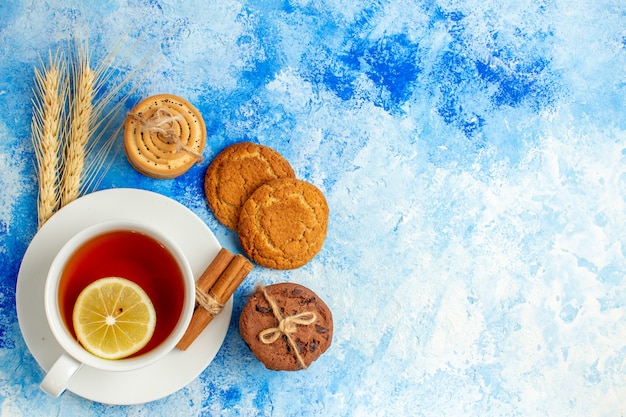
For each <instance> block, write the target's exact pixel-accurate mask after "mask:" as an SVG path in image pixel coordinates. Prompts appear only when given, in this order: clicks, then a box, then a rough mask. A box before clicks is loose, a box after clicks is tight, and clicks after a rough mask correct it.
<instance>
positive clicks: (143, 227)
mask: <svg viewBox="0 0 626 417" xmlns="http://www.w3.org/2000/svg"><path fill="white" fill-rule="evenodd" d="M119 231H133V232H136V233H138V234H140V235H145V236H148V237H151V238H152V239H153V240H155V241H157V242H158V243H160V246H161V247H162V248H164V249H165V250H166V251H167V252H169V254H170V255H171V257H172V258H173V260H174V261H175V263H176V265H177V266H178V268H179V269H180V275H181V276H182V279H181V280H180V281H182V282H181V283H180V285H182V288H180V289H179V290H180V291H178V292H179V293H180V294H182V295H181V296H182V300H180V299H179V302H178V305H180V306H181V308H180V315H179V317H178V318H177V319H176V318H175V317H171V320H169V319H168V320H165V321H164V323H165V322H167V323H168V324H167V331H165V332H164V331H163V329H161V336H160V337H159V338H161V337H163V341H162V342H160V343H158V345H157V346H153V347H151V349H150V350H149V351H146V352H142V351H140V353H139V354H138V355H133V356H131V357H128V358H123V359H115V360H110V359H102V358H99V357H97V356H95V355H93V354H91V353H89V352H88V351H87V350H85V349H84V348H83V347H82V345H81V344H80V343H79V342H78V340H77V339H76V337H75V336H74V334H73V332H72V330H71V328H70V326H71V320H72V319H71V317H65V319H64V318H63V313H62V310H63V306H61V305H60V297H59V289H60V285H59V284H60V282H61V280H62V276H63V273H64V270H65V269H66V267H67V265H68V262H71V259H73V257H74V256H76V255H75V254H76V252H77V250H79V248H81V247H85V246H84V245H85V244H87V243H88V242H90V241H91V242H93V239H101V238H102V236H103V235H107V234H111V233H116V232H119ZM125 253H127V252H125ZM132 259H134V257H133V258H132ZM113 272H114V271H113ZM107 275H108V276H116V275H117V276H121V274H114V273H112V274H107ZM102 278H104V277H102ZM123 278H129V279H132V277H123ZM63 279H64V280H65V279H67V278H63ZM155 279H163V277H158V278H155ZM63 285H65V284H63ZM165 285H170V283H169V282H168V283H166V284H165ZM156 286H157V287H159V288H161V287H164V286H163V285H162V286H158V285H156ZM81 290H82V289H81ZM144 290H146V289H145V288H144ZM159 291H161V290H159ZM74 292H76V289H74ZM146 292H148V291H146ZM66 298H67V297H66ZM159 298H162V297H161V296H160V295H159ZM179 298H180V297H179ZM152 301H153V304H155V309H156V310H157V330H155V335H156V333H157V331H159V330H158V326H159V323H160V319H161V320H163V317H161V318H160V317H159V309H158V307H157V305H156V302H155V300H154V299H153V300H152ZM157 301H158V300H157ZM159 302H162V300H161V301H159ZM194 306H195V280H194V277H193V273H192V270H191V267H190V265H189V262H188V261H187V258H186V257H185V255H184V253H183V252H182V251H181V249H180V248H179V247H178V246H177V245H176V243H175V242H174V241H172V240H171V239H170V238H169V237H168V236H166V235H165V234H163V233H161V232H160V231H159V230H157V229H156V228H155V227H153V226H150V225H149V224H147V223H143V222H138V221H131V220H109V221H105V222H102V223H97V224H95V225H93V226H90V227H88V228H86V229H84V230H82V231H80V232H79V233H77V234H76V235H74V236H73V237H72V238H71V239H70V240H69V241H68V242H67V243H66V244H65V245H64V246H63V247H62V248H61V250H60V251H59V252H58V253H57V255H56V256H55V258H54V260H53V261H52V264H51V266H50V269H49V271H48V276H47V278H46V283H45V290H44V309H45V312H46V318H47V320H48V325H49V326H50V329H51V330H52V334H53V335H54V337H55V338H56V340H57V342H58V343H59V345H60V346H61V348H62V349H63V353H62V354H61V356H60V357H59V358H58V359H57V361H56V362H55V363H54V364H53V366H52V367H51V368H50V370H49V371H48V373H47V374H46V376H45V377H44V379H43V381H42V382H41V385H40V387H41V389H42V390H43V391H45V392H46V393H48V394H49V395H51V396H53V397H57V396H59V395H60V394H61V393H62V392H63V391H64V390H65V389H66V387H67V386H68V384H69V382H70V380H71V378H72V377H73V376H74V374H76V372H78V370H79V369H80V368H81V367H82V366H83V365H86V366H90V367H92V368H97V369H100V370H104V371H111V372H114V371H131V370H135V369H139V368H142V367H145V366H148V365H150V364H152V363H154V362H156V361H158V360H159V359H161V358H163V357H164V356H165V355H166V354H168V353H169V352H170V351H171V350H172V349H174V348H175V346H176V344H177V343H178V342H179V341H180V339H181V338H182V336H183V334H184V333H185V331H186V329H187V326H188V325H189V322H190V321H191V317H192V315H193V310H194ZM66 310H67V306H66ZM174 315H175V313H174ZM65 316H67V313H66V314H65ZM68 321H69V324H68V323H67V322H68ZM154 337H155V336H153V338H154Z"/></svg>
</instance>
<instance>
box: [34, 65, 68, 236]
mask: <svg viewBox="0 0 626 417" xmlns="http://www.w3.org/2000/svg"><path fill="white" fill-rule="evenodd" d="M43 66H44V65H43V63H42V67H43ZM64 74H65V67H64V65H63V61H62V60H61V59H60V56H59V55H58V54H57V55H56V57H55V58H54V59H53V58H52V56H50V57H49V65H48V68H47V69H44V70H43V72H41V71H39V70H38V69H37V68H35V87H34V91H33V93H34V99H33V117H32V122H31V127H32V129H31V130H32V132H31V141H32V143H33V147H34V149H35V158H36V161H37V167H36V168H37V176H38V183H39V184H38V186H39V189H38V197H37V214H38V224H39V227H41V226H43V224H44V223H45V222H46V221H47V220H48V219H49V218H50V217H51V216H52V215H53V214H54V213H55V211H56V210H57V209H58V207H59V168H60V165H61V160H60V154H59V152H60V148H61V145H60V143H61V138H60V136H61V130H62V127H63V125H62V122H61V120H62V113H63V109H64V107H65V97H66V93H67V83H66V80H67V79H66V77H65V75H64Z"/></svg>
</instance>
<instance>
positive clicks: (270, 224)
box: [204, 142, 328, 269]
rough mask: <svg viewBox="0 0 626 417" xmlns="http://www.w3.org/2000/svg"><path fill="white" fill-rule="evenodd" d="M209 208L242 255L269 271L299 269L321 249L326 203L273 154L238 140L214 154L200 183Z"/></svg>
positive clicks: (324, 236)
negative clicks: (232, 236) (232, 235)
mask: <svg viewBox="0 0 626 417" xmlns="http://www.w3.org/2000/svg"><path fill="white" fill-rule="evenodd" d="M204 191H205V194H206V198H207V202H208V204H209V207H210V208H211V210H212V211H213V213H214V214H215V217H216V218H217V219H218V221H219V222H220V223H222V224H223V225H225V226H226V227H228V228H230V229H232V230H235V231H237V232H238V234H239V241H240V243H241V247H242V249H243V250H244V252H245V253H246V254H247V255H248V256H249V257H250V258H251V259H252V260H253V261H254V262H256V263H257V264H259V265H262V266H265V267H268V268H274V269H294V268H298V267H301V266H303V265H305V264H306V263H307V262H309V261H310V260H311V259H313V257H314V256H315V255H316V254H317V253H318V252H319V251H320V250H321V249H322V245H323V244H324V240H325V238H326V230H327V227H328V205H327V203H326V198H325V197H324V194H323V193H322V192H321V191H320V190H319V189H318V188H317V187H315V186H314V185H313V184H311V183H309V182H306V181H303V180H299V179H297V178H296V177H295V174H294V171H293V169H292V167H291V165H290V164H289V162H288V161H287V160H286V159H285V158H283V157H282V156H281V155H280V154H279V153H278V152H276V151H275V150H273V149H271V148H269V147H267V146H263V145H259V144H255V143H251V142H240V143H236V144H234V145H231V146H229V147H227V148H226V149H224V150H223V151H222V152H221V153H219V154H218V155H217V156H216V157H215V159H214V160H213V161H212V162H211V164H210V165H209V168H208V169H207V171H206V175H205V180H204Z"/></svg>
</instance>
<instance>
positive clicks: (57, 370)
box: [39, 353, 83, 398]
mask: <svg viewBox="0 0 626 417" xmlns="http://www.w3.org/2000/svg"><path fill="white" fill-rule="evenodd" d="M82 366H83V364H82V363H80V362H78V361H77V360H76V359H74V358H72V357H71V356H69V355H67V354H65V353H64V354H62V355H61V356H60V357H59V359H57V360H56V362H55V363H54V365H52V368H50V370H49V371H48V373H47V374H46V376H45V377H44V379H43V381H41V384H39V387H40V388H41V389H42V390H43V391H44V392H45V393H46V394H48V395H50V396H52V397H55V398H56V397H58V396H59V395H61V393H63V391H65V388H66V387H67V384H68V383H69V382H70V379H72V377H73V376H74V374H76V372H78V370H79V369H80V368H81V367H82Z"/></svg>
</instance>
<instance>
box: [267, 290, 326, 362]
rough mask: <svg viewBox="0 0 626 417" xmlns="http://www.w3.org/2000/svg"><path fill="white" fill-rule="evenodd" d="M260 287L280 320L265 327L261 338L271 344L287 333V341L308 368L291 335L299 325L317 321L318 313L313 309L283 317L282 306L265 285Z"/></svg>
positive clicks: (275, 315)
mask: <svg viewBox="0 0 626 417" xmlns="http://www.w3.org/2000/svg"><path fill="white" fill-rule="evenodd" d="M260 289H261V292H262V293H263V296H264V297H265V299H266V300H267V302H268V303H269V305H270V307H271V308H272V312H273V313H274V317H276V320H278V326H277V327H272V328H269V329H265V330H263V331H262V332H260V333H259V340H261V342H262V343H264V344H266V345H269V344H272V343H274V342H275V341H277V340H278V339H279V338H280V337H281V336H282V335H285V336H286V337H287V342H288V343H289V345H290V346H291V349H292V350H293V351H294V353H295V355H296V359H297V360H298V363H299V364H300V366H301V367H302V369H306V368H307V365H306V363H305V362H304V359H303V358H302V355H300V352H299V350H298V347H297V345H296V342H295V341H294V340H293V338H292V337H291V335H292V334H293V333H295V332H296V331H297V328H298V325H302V326H308V325H311V324H313V323H315V321H316V320H317V315H316V314H315V313H314V312H313V311H304V312H302V313H299V314H296V315H293V316H287V317H283V316H282V315H281V314H280V308H279V307H278V306H277V305H276V301H274V299H273V298H272V297H271V296H270V295H269V294H268V293H267V291H266V290H265V287H261V288H260Z"/></svg>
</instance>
